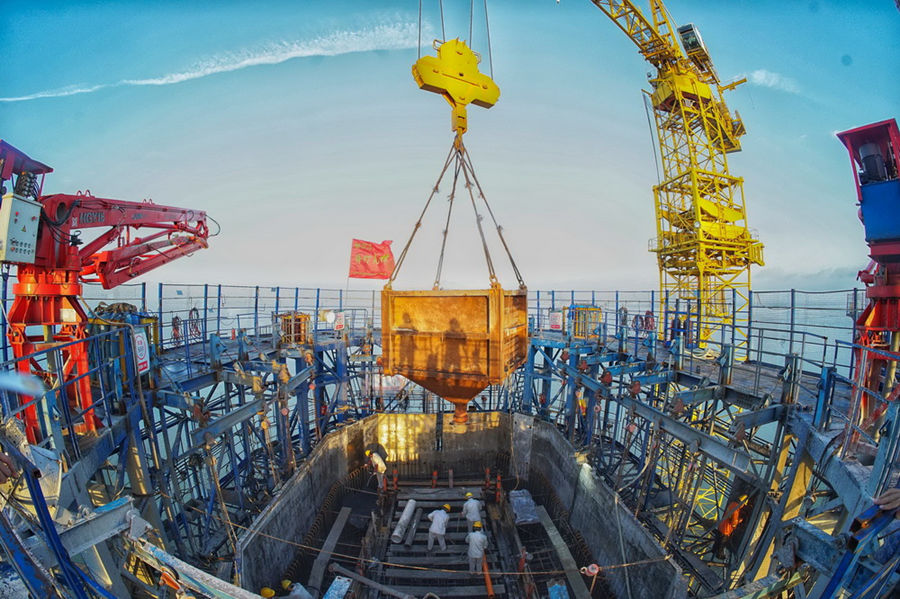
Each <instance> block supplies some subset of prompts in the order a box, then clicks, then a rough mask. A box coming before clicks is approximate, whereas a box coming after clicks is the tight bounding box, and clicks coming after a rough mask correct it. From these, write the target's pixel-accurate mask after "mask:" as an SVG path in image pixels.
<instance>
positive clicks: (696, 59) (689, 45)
mask: <svg viewBox="0 0 900 599" xmlns="http://www.w3.org/2000/svg"><path fill="white" fill-rule="evenodd" d="M677 31H678V37H679V38H681V46H682V47H683V48H684V53H685V54H687V57H688V58H689V59H690V60H691V62H693V63H694V65H695V66H696V67H697V68H698V69H700V72H701V73H703V74H705V75H710V76H712V77H713V79H714V80H715V81H718V80H719V76H718V75H717V74H716V69H715V68H714V67H713V63H712V59H711V58H710V57H709V51H708V50H707V49H706V44H704V43H703V38H702V37H701V36H700V30H699V29H698V28H697V26H696V25H694V24H693V23H688V24H687V25H682V26H681V27H679V28H678V30H677Z"/></svg>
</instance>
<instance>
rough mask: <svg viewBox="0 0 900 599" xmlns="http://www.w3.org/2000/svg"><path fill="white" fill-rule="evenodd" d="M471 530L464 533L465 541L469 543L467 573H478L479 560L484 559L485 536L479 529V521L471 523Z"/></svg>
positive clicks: (479, 568)
mask: <svg viewBox="0 0 900 599" xmlns="http://www.w3.org/2000/svg"><path fill="white" fill-rule="evenodd" d="M472 528H473V529H474V530H472V532H470V533H469V534H467V535H466V543H468V544H469V551H468V556H469V574H478V573H479V572H480V571H481V562H482V560H483V559H484V550H485V549H486V548H487V544H488V540H487V536H486V535H485V534H484V532H482V530H481V521H480V520H478V521H476V522H474V523H472Z"/></svg>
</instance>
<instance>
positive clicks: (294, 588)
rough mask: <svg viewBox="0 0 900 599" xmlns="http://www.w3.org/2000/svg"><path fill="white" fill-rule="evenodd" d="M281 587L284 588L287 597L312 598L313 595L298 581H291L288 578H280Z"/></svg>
mask: <svg viewBox="0 0 900 599" xmlns="http://www.w3.org/2000/svg"><path fill="white" fill-rule="evenodd" d="M281 588H282V589H284V590H285V592H286V593H287V595H286V596H287V597H294V598H295V599H313V596H312V595H310V594H309V591H307V590H306V588H305V587H304V586H303V585H302V584H300V583H299V582H291V581H290V580H287V579H285V580H282V581H281Z"/></svg>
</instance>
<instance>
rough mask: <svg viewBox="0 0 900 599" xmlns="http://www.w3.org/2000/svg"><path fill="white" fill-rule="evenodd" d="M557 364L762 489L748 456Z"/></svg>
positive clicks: (573, 369) (574, 370) (568, 367)
mask: <svg viewBox="0 0 900 599" xmlns="http://www.w3.org/2000/svg"><path fill="white" fill-rule="evenodd" d="M557 364H559V367H560V368H562V369H564V370H565V371H566V372H567V373H568V374H569V376H572V377H577V376H581V383H582V384H583V385H584V386H585V388H588V389H590V390H591V391H594V392H597V391H599V390H603V391H604V392H606V395H607V396H609V397H610V398H611V399H613V400H615V401H616V402H618V403H620V404H621V405H622V406H624V407H625V408H628V409H633V410H634V411H635V413H636V414H637V415H639V416H640V417H642V418H644V419H646V420H649V421H651V422H653V423H655V424H656V425H657V426H659V428H660V429H661V430H663V431H665V432H666V433H668V434H670V435H672V436H673V437H675V438H676V439H678V440H680V441H682V442H683V443H685V444H687V445H688V446H691V447H695V448H697V450H699V451H700V452H701V453H703V454H704V455H706V456H708V457H710V458H712V459H713V460H715V461H716V462H718V463H719V464H721V465H722V466H725V467H726V468H728V469H729V470H731V471H733V472H736V473H738V474H741V475H742V476H744V477H745V478H746V479H747V480H749V481H750V482H752V483H753V484H755V485H756V486H762V485H763V481H762V480H760V477H759V475H758V474H757V473H756V472H755V470H754V468H753V462H752V460H751V459H750V456H748V455H747V454H746V453H743V452H739V451H736V450H734V449H732V448H731V447H728V446H727V445H725V444H724V443H722V442H721V441H719V440H718V439H716V438H715V437H712V436H711V435H709V434H707V433H704V432H701V431H699V430H697V429H695V428H693V427H691V426H689V425H687V424H684V423H683V422H680V421H678V420H675V419H673V418H672V417H671V416H669V415H668V414H666V413H664V412H662V411H660V410H657V409H656V408H654V407H652V406H649V405H647V404H645V403H643V402H641V401H638V400H636V399H633V398H631V397H628V396H622V397H615V396H613V395H612V394H610V393H609V389H608V388H607V387H606V386H605V385H603V384H602V383H600V382H599V381H596V380H594V379H592V378H589V377H585V376H582V375H581V373H579V372H578V370H576V369H575V368H572V367H571V366H568V365H566V364H562V363H559V362H558V363H557Z"/></svg>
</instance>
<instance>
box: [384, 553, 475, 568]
mask: <svg viewBox="0 0 900 599" xmlns="http://www.w3.org/2000/svg"><path fill="white" fill-rule="evenodd" d="M384 561H386V562H387V563H388V565H391V564H401V565H404V566H433V567H435V568H443V567H446V566H465V567H466V568H468V567H469V560H468V558H467V557H466V556H465V555H462V554H460V555H456V556H453V555H442V556H436V555H435V556H427V555H392V556H391V557H390V558H385V560H384Z"/></svg>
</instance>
